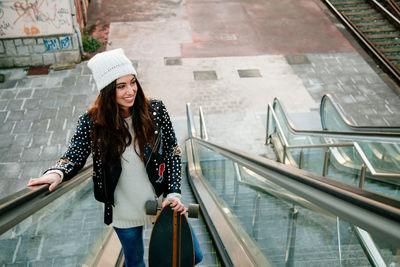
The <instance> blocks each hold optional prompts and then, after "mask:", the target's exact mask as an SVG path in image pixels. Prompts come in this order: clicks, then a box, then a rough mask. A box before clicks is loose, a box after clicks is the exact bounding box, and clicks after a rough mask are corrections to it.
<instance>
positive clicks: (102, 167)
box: [46, 100, 181, 224]
mask: <svg viewBox="0 0 400 267" xmlns="http://www.w3.org/2000/svg"><path fill="white" fill-rule="evenodd" d="M151 112H152V114H153V117H154V121H155V124H156V131H155V133H154V134H155V135H156V140H157V139H158V140H159V145H158V146H157V147H158V151H157V152H155V151H154V150H152V149H151V148H150V145H148V144H146V145H145V149H144V151H145V160H144V164H146V167H147V168H146V169H147V173H148V176H149V180H150V182H151V184H152V185H153V187H154V190H155V192H156V195H157V196H159V195H161V194H163V195H164V196H167V195H168V194H169V193H179V194H180V193H181V190H180V187H181V150H180V148H179V145H178V143H177V140H176V137H175V132H174V130H173V128H172V123H171V120H170V117H169V115H168V112H167V109H166V108H165V106H164V104H163V103H162V101H159V100H151ZM92 126H93V123H92V121H91V119H90V118H89V115H88V113H87V112H86V113H84V114H83V115H82V116H81V117H80V118H79V120H78V125H77V127H76V131H75V134H74V136H73V137H72V139H71V141H70V144H69V147H68V149H67V151H66V152H65V154H64V155H63V156H62V157H61V158H60V159H59V160H58V162H57V163H56V165H55V166H54V167H52V168H50V169H48V170H46V172H47V171H50V170H59V171H61V172H62V173H63V174H64V179H63V181H66V180H69V179H71V178H72V177H73V176H74V175H76V174H77V173H78V171H79V170H81V169H82V168H83V166H84V165H85V163H86V160H87V158H88V157H89V155H90V153H92V156H93V182H94V196H95V198H96V200H98V201H100V202H103V203H105V210H104V223H106V224H110V223H111V222H112V206H113V205H114V191H115V188H116V186H117V183H118V180H119V177H120V174H121V163H120V162H119V163H118V164H116V165H115V166H114V167H112V168H111V167H110V166H109V164H107V162H101V160H100V152H99V151H92V140H91V134H90V130H91V128H92ZM159 135H160V136H159ZM155 153H158V155H161V157H162V158H163V162H164V164H160V165H163V166H156V165H154V164H156V163H154V164H149V162H150V161H153V159H154V161H155ZM148 165H149V166H151V167H152V168H157V170H155V171H150V172H149V167H148ZM160 178H161V179H160ZM164 178H165V179H164ZM163 179H164V182H160V180H163Z"/></svg>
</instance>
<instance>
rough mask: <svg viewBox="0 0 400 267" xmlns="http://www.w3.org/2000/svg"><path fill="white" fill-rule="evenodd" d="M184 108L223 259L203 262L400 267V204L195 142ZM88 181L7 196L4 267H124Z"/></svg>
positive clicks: (195, 186) (198, 183) (194, 168)
mask: <svg viewBox="0 0 400 267" xmlns="http://www.w3.org/2000/svg"><path fill="white" fill-rule="evenodd" d="M187 110H188V133H189V139H188V140H187V141H186V143H185V144H186V153H187V164H185V167H186V172H184V173H185V174H187V178H188V181H189V183H190V185H191V187H192V190H193V193H194V196H195V197H196V200H197V202H198V203H199V204H200V205H201V213H202V214H201V215H202V216H201V217H202V218H203V219H204V222H205V225H206V228H207V231H206V235H207V236H208V235H210V236H211V238H212V240H213V243H212V244H211V245H210V248H209V250H210V251H213V250H214V248H215V250H216V251H217V254H218V257H216V255H215V253H214V256H213V257H214V260H213V264H210V263H207V262H204V263H203V265H205V266H221V265H222V266H321V265H329V266H366V265H372V266H389V265H390V266H398V265H399V264H400V259H399V254H400V250H399V248H400V201H399V200H398V198H395V197H390V196H386V195H383V194H378V193H375V192H374V191H367V190H364V189H360V188H358V187H354V186H352V185H350V184H348V183H340V182H339V181H334V182H332V181H331V180H329V179H328V177H324V176H322V175H320V174H316V173H313V172H309V171H307V170H299V169H298V168H296V167H294V166H289V165H287V164H282V163H278V162H275V161H271V160H268V159H265V158H263V157H259V156H256V155H251V154H247V153H245V152H242V151H238V150H234V149H229V148H226V147H222V146H219V145H217V144H214V143H212V142H209V141H205V140H203V139H201V138H197V137H196V136H197V134H196V131H195V130H194V122H193V116H192V115H191V110H190V106H188V108H187ZM205 136H207V135H205ZM289 150H290V149H289ZM290 157H292V156H287V159H290ZM90 176H91V165H90V164H89V165H88V166H86V167H85V168H84V169H83V170H82V172H81V173H80V174H78V175H77V176H76V177H75V178H74V179H72V180H70V181H67V182H65V183H63V184H62V185H61V186H60V188H58V189H57V190H55V191H54V192H51V193H48V192H47V190H48V189H47V186H41V187H39V188H37V189H35V190H34V191H29V190H28V191H27V190H24V191H23V192H20V193H18V194H16V195H13V196H11V197H9V198H8V199H3V200H1V201H0V234H1V236H0V263H1V264H0V265H2V266H3V265H5V266H7V265H12V264H14V265H24V266H101V265H100V264H101V263H103V264H104V262H106V261H107V263H108V262H112V264H108V265H106V266H120V265H121V264H122V262H123V261H122V258H121V249H120V247H118V244H119V243H118V242H116V244H115V243H114V244H113V242H112V241H113V240H114V239H113V238H115V236H114V237H113V231H112V230H111V228H110V227H106V226H104V224H103V219H102V206H101V204H100V203H97V202H96V201H95V200H94V199H93V196H92V191H91V190H92V184H91V181H90ZM328 180H329V181H328ZM186 191H188V190H186ZM196 233H197V232H196ZM145 236H146V234H145ZM147 238H148V235H147ZM114 241H115V240H114ZM110 244H111V245H110ZM116 246H117V247H116ZM109 248H110V249H109ZM109 251H114V254H113V256H109V255H111V254H108V253H109ZM115 251H116V252H115ZM204 251H205V248H203V252H204ZM105 255H107V256H105ZM111 257H114V260H111ZM103 266H104V265H103Z"/></svg>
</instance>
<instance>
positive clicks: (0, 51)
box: [0, 0, 83, 68]
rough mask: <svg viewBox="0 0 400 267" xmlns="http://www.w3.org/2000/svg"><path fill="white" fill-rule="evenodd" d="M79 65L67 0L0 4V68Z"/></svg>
mask: <svg viewBox="0 0 400 267" xmlns="http://www.w3.org/2000/svg"><path fill="white" fill-rule="evenodd" d="M77 11H79V12H80V13H81V12H82V8H81V7H80V8H78V9H77ZM79 17H80V18H82V17H83V16H82V14H79ZM80 20H81V19H80ZM79 61H80V50H79V45H78V39H77V35H76V33H75V31H74V29H73V23H72V16H71V6H70V0H40V1H37V0H25V1H16V0H2V1H1V2H0V68H5V67H25V66H41V65H64V64H70V63H74V62H79Z"/></svg>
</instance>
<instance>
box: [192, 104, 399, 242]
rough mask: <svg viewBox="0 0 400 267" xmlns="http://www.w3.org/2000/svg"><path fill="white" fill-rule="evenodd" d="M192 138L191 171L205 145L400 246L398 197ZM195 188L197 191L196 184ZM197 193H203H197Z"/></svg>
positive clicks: (328, 210) (193, 169) (194, 134)
mask: <svg viewBox="0 0 400 267" xmlns="http://www.w3.org/2000/svg"><path fill="white" fill-rule="evenodd" d="M187 112H188V113H187V114H188V129H194V126H193V118H190V117H191V111H190V106H187ZM190 141H191V142H190V146H188V147H187V148H189V150H190V151H188V155H189V156H191V157H192V163H191V165H190V166H189V172H192V171H193V172H194V171H195V170H197V171H198V170H201V167H200V166H197V165H196V164H195V162H196V161H197V160H196V158H198V152H197V148H196V145H201V146H203V147H205V148H208V149H210V150H212V151H214V152H215V153H217V154H220V155H222V156H224V157H226V158H228V159H230V160H232V161H234V162H237V163H239V164H240V165H242V166H244V167H246V168H248V169H250V170H252V171H254V172H255V173H257V174H259V175H260V176H262V177H264V179H266V180H269V181H271V182H273V183H274V184H276V185H278V186H281V187H283V188H285V189H286V190H288V191H290V192H291V193H292V194H295V195H297V196H299V197H302V198H304V199H306V200H307V201H309V202H311V203H313V204H314V205H318V206H319V207H321V208H323V209H325V210H326V211H327V212H330V213H332V214H335V215H336V216H339V217H341V218H343V219H346V220H348V221H349V222H351V223H353V224H355V225H358V226H359V227H362V228H363V229H365V230H366V231H368V232H369V233H373V234H377V235H379V236H380V237H382V238H383V239H385V240H386V241H387V242H389V243H392V244H395V245H397V246H398V245H400V227H399V226H400V223H399V222H400V202H399V201H398V200H395V199H392V198H389V197H383V196H381V195H379V196H377V197H376V198H378V199H380V200H382V198H383V199H386V200H387V201H376V198H374V196H373V195H374V193H373V192H370V194H369V195H368V196H365V195H363V194H358V193H356V192H354V191H349V190H345V189H343V188H340V187H336V186H332V184H327V183H324V182H321V180H322V177H320V179H315V175H311V173H309V172H307V171H304V170H299V169H297V168H293V167H290V166H287V165H282V164H280V163H277V162H274V161H272V160H268V159H265V158H263V157H260V156H257V155H252V154H249V153H246V152H243V151H240V150H237V149H232V148H227V147H223V146H219V145H217V144H215V143H212V142H209V141H205V140H202V139H200V138H197V137H196V133H195V132H193V133H192V134H190ZM310 175H311V176H310ZM201 179H202V178H201V177H199V173H198V172H197V173H196V177H195V178H194V179H193V180H195V183H199V182H200V181H199V180H201ZM193 189H194V190H195V191H196V190H197V189H196V184H195V185H194V187H193ZM197 194H199V193H195V195H197ZM214 212H215V211H214V210H213V213H214ZM226 212H228V211H226Z"/></svg>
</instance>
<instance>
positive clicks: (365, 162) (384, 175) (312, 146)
mask: <svg viewBox="0 0 400 267" xmlns="http://www.w3.org/2000/svg"><path fill="white" fill-rule="evenodd" d="M270 117H272V119H273V120H274V123H275V124H276V128H277V133H278V137H279V139H280V140H281V142H282V143H283V152H282V155H281V162H282V163H283V164H285V163H286V158H287V157H288V150H290V149H315V148H321V147H326V148H327V150H326V152H325V156H324V165H323V166H324V167H323V176H326V173H327V171H326V170H327V164H328V157H329V151H330V148H333V147H334V148H338V147H354V148H355V151H356V152H357V153H358V155H359V156H360V157H361V160H362V162H363V164H362V166H361V169H360V171H361V175H360V182H359V187H360V188H362V187H363V184H364V180H365V174H366V170H367V169H368V170H369V172H370V173H371V176H372V177H382V178H395V179H398V178H400V174H399V173H382V172H377V171H376V170H375V168H374V167H373V165H372V164H371V162H370V161H369V160H368V158H367V156H366V155H365V153H364V151H363V150H362V149H361V147H360V146H359V144H358V143H357V142H346V143H335V144H327V143H323V144H310V145H290V144H289V143H288V141H287V139H286V137H285V134H284V132H283V130H282V127H281V124H280V122H279V120H278V118H277V116H276V114H275V111H274V109H273V108H272V106H271V104H268V112H267V130H266V140H268V139H269V138H270V136H271V135H270V133H269V124H270ZM285 117H286V114H285ZM285 119H286V121H287V118H285ZM287 122H288V121H287ZM288 125H289V127H291V125H290V123H288ZM302 132H304V131H302ZM306 132H307V133H309V132H313V133H315V134H318V135H320V136H321V135H322V136H324V137H327V136H329V135H330V134H332V133H331V132H329V133H325V132H323V131H306ZM342 134H343V133H342ZM266 143H269V141H267V142H266ZM302 159H303V152H302V151H301V152H300V159H299V163H298V166H299V167H300V168H301V167H302Z"/></svg>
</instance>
